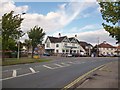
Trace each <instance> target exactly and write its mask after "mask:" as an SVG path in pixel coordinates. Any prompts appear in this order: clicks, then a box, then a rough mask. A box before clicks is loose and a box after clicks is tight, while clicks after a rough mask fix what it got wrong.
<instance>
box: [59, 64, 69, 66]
mask: <svg viewBox="0 0 120 90" xmlns="http://www.w3.org/2000/svg"><path fill="white" fill-rule="evenodd" d="M61 64H63V65H65V66H70V64H66V63H61Z"/></svg>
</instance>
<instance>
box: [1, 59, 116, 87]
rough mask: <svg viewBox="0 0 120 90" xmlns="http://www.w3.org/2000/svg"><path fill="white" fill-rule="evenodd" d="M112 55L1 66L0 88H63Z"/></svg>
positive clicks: (111, 60) (105, 61) (108, 60)
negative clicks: (0, 86)
mask: <svg viewBox="0 0 120 90" xmlns="http://www.w3.org/2000/svg"><path fill="white" fill-rule="evenodd" d="M116 60H118V58H114V57H110V58H107V57H67V58H61V59H57V60H53V61H50V62H42V63H30V64H20V65H12V66H4V67H2V78H1V79H0V82H2V88H63V87H64V86H66V85H68V84H69V83H70V82H72V81H73V80H75V79H76V78H78V77H79V76H81V75H83V74H85V73H86V72H88V71H90V70H92V69H94V68H95V67H98V66H100V65H102V64H105V63H108V62H113V61H116Z"/></svg>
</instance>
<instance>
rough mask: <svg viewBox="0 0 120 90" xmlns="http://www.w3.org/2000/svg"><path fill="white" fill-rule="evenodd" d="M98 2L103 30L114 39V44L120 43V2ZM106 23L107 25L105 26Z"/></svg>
mask: <svg viewBox="0 0 120 90" xmlns="http://www.w3.org/2000/svg"><path fill="white" fill-rule="evenodd" d="M102 1H103V0H101V2H99V5H100V7H101V14H102V18H103V20H105V21H106V22H105V23H102V25H103V27H104V29H105V30H106V31H107V32H109V35H110V36H112V37H113V38H115V39H116V41H117V42H116V43H120V26H118V22H119V20H120V2H102ZM106 23H107V24H106Z"/></svg>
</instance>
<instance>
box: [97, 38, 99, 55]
mask: <svg viewBox="0 0 120 90" xmlns="http://www.w3.org/2000/svg"><path fill="white" fill-rule="evenodd" d="M97 40H98V41H97V43H98V45H97V56H99V37H98V39H97Z"/></svg>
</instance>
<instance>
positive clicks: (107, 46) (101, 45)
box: [98, 43, 116, 48]
mask: <svg viewBox="0 0 120 90" xmlns="http://www.w3.org/2000/svg"><path fill="white" fill-rule="evenodd" d="M98 47H100V48H116V47H114V46H112V45H110V44H108V43H101V44H99V45H98Z"/></svg>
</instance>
